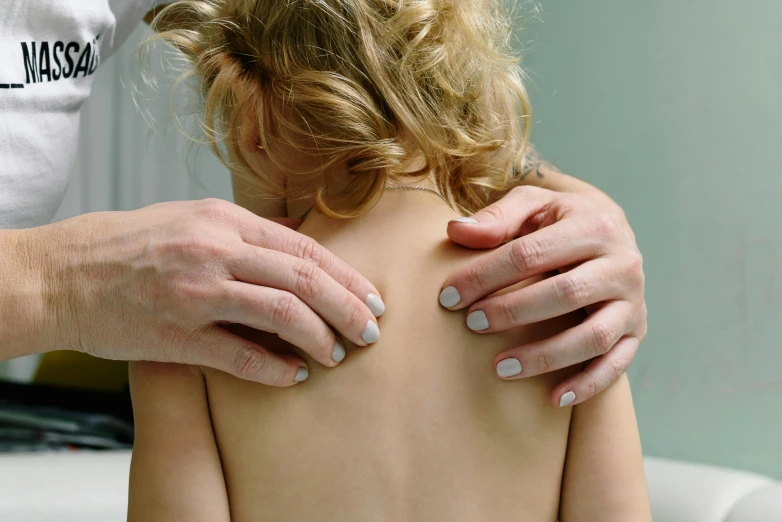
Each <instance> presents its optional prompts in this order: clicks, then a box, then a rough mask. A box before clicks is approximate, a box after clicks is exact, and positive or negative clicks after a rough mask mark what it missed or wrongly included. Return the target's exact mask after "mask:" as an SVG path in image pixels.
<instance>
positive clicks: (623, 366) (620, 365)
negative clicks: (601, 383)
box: [606, 357, 629, 387]
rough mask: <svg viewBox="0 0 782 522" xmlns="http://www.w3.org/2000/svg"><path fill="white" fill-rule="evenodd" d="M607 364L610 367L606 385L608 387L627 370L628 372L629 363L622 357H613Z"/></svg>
mask: <svg viewBox="0 0 782 522" xmlns="http://www.w3.org/2000/svg"><path fill="white" fill-rule="evenodd" d="M606 364H607V366H608V375H607V376H606V377H607V380H608V382H607V383H606V387H607V385H608V384H610V383H612V382H614V381H615V380H617V379H618V378H619V376H620V375H622V374H623V373H624V372H625V370H627V367H628V366H629V361H627V360H625V359H624V358H622V357H613V358H609V359H608V361H606Z"/></svg>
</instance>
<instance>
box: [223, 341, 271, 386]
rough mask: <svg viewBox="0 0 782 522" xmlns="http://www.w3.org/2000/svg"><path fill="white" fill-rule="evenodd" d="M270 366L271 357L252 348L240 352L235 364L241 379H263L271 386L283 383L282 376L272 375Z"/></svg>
mask: <svg viewBox="0 0 782 522" xmlns="http://www.w3.org/2000/svg"><path fill="white" fill-rule="evenodd" d="M269 366H270V365H269V357H268V356H266V355H265V354H263V353H261V352H258V351H257V350H253V349H252V348H250V347H245V349H243V350H240V351H239V353H238V354H237V356H236V361H235V363H234V367H235V369H236V372H237V374H238V375H239V376H240V377H254V378H262V379H263V380H264V382H267V383H269V384H272V383H275V382H279V381H281V380H282V376H281V375H277V376H275V375H274V374H271V372H270V371H269Z"/></svg>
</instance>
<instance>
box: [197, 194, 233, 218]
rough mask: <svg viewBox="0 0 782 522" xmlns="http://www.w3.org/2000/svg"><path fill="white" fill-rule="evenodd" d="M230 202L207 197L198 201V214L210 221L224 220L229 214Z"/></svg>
mask: <svg viewBox="0 0 782 522" xmlns="http://www.w3.org/2000/svg"><path fill="white" fill-rule="evenodd" d="M227 203H228V202H226V201H223V200H222V199H218V198H206V199H202V200H201V201H198V202H196V215H197V216H199V217H202V218H204V219H207V220H210V221H224V220H225V219H226V218H227V217H228V216H229V211H228V204H227Z"/></svg>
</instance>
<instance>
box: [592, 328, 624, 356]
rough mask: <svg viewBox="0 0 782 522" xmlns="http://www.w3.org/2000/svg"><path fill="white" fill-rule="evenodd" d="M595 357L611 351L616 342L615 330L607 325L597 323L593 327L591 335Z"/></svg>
mask: <svg viewBox="0 0 782 522" xmlns="http://www.w3.org/2000/svg"><path fill="white" fill-rule="evenodd" d="M591 339H592V342H591V343H590V344H591V345H592V349H593V355H594V356H595V357H598V356H600V355H603V354H605V353H607V352H608V350H610V349H611V348H612V347H613V346H614V344H615V343H616V341H617V340H618V339H616V336H615V334H614V331H613V329H612V328H611V327H610V326H608V325H607V324H605V323H595V324H593V325H592V334H591Z"/></svg>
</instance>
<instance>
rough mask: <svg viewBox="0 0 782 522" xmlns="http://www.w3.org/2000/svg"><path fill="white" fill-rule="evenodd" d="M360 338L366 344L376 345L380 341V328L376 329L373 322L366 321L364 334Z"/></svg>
mask: <svg viewBox="0 0 782 522" xmlns="http://www.w3.org/2000/svg"><path fill="white" fill-rule="evenodd" d="M361 338H362V339H364V342H365V343H367V344H372V343H376V342H377V340H378V339H380V328H378V327H377V324H375V322H374V321H367V327H366V328H365V329H364V333H362V334H361Z"/></svg>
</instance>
